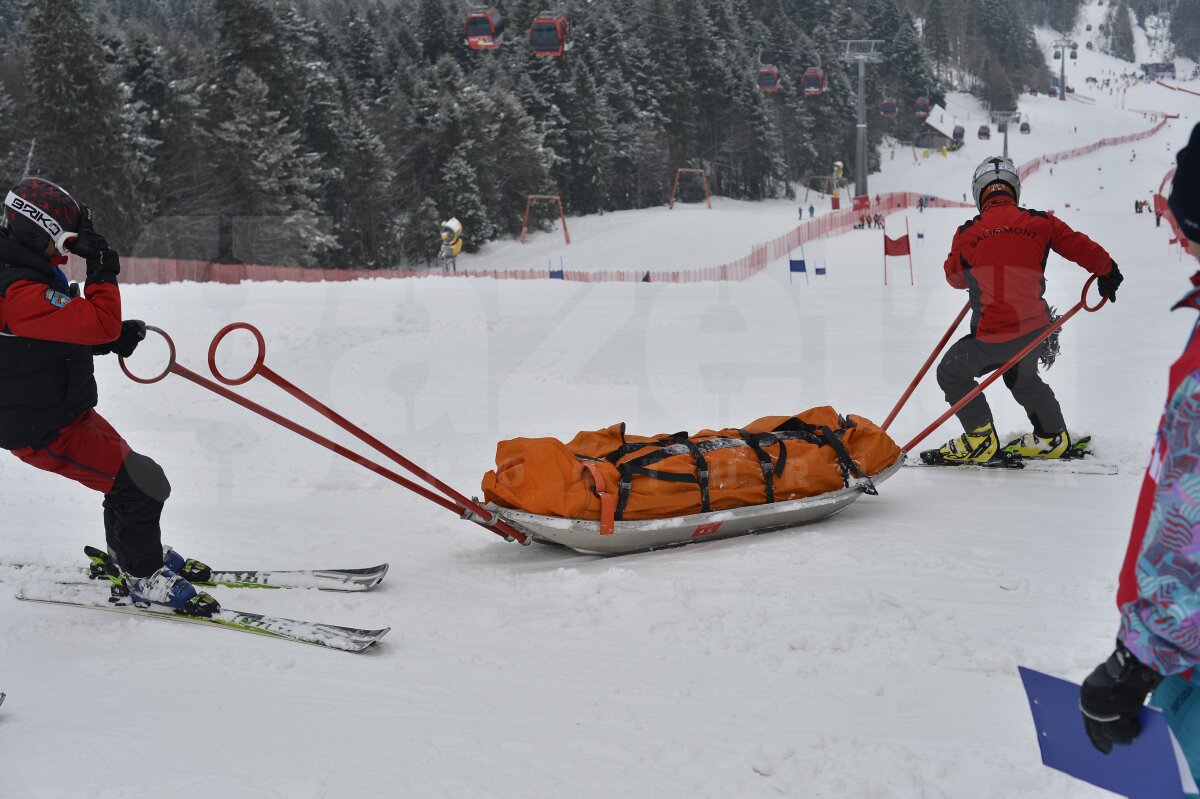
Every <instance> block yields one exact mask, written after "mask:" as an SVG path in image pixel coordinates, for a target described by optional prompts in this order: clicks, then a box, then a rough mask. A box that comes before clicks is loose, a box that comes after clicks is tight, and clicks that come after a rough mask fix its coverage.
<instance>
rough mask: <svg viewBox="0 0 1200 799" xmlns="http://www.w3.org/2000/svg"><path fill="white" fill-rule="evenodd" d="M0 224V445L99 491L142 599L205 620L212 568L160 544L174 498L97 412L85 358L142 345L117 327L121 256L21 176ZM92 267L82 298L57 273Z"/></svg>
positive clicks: (61, 193) (83, 213)
mask: <svg viewBox="0 0 1200 799" xmlns="http://www.w3.org/2000/svg"><path fill="white" fill-rule="evenodd" d="M3 211H4V213H3V218H2V219H0V297H2V298H3V301H2V302H0V331H2V332H3V335H2V336H0V448H3V449H7V450H10V451H11V452H12V453H13V454H14V455H16V456H17V457H18V458H20V459H21V460H23V461H25V462H26V463H28V464H30V465H31V466H36V467H38V468H39V469H45V470H46V471H48V472H55V473H56V474H61V475H62V476H64V477H69V478H71V479H72V480H75V481H77V482H79V483H82V484H83V485H85V486H87V487H88V488H91V489H93V490H95V491H99V492H100V493H102V494H104V532H105V537H106V539H107V541H108V548H109V553H110V555H111V556H112V558H113V560H114V561H115V563H116V564H117V565H118V566H119V568H120V571H121V573H122V575H123V576H122V577H117V578H115V579H114V582H117V583H119V584H121V585H122V586H123V587H124V588H125V589H127V590H128V592H129V595H130V597H131V598H132V599H133V600H134V601H135V602H137V603H149V604H157V605H167V606H170V607H173V608H175V609H177V610H180V611H183V612H185V613H190V614H194V615H211V614H212V613H213V612H215V611H216V610H217V609H219V606H218V605H217V603H216V602H215V601H214V600H213V598H212V597H210V596H209V595H208V594H205V593H198V592H197V591H196V589H195V588H194V587H193V586H192V585H191V583H190V582H189V580H188V579H187V578H188V577H190V578H191V579H197V580H206V579H208V574H209V569H208V567H207V566H204V564H201V563H197V562H196V561H191V560H188V561H185V560H184V558H182V557H181V556H180V555H179V554H178V553H177V552H175V551H174V550H172V549H170V548H169V547H163V545H162V542H161V539H160V529H159V517H160V515H161V513H162V509H163V503H164V502H165V501H166V499H167V497H168V496H169V495H170V493H171V486H170V484H169V483H168V482H167V478H166V475H165V474H163V470H162V468H161V467H159V465H158V464H157V463H155V462H154V461H152V460H150V458H147V457H146V456H145V455H141V454H139V453H137V452H134V451H133V450H131V449H130V447H129V445H128V444H126V443H125V440H124V439H122V438H121V436H120V435H119V434H118V433H117V431H116V430H114V429H113V428H112V426H111V425H110V424H109V423H108V422H107V421H105V420H104V418H103V417H101V416H100V415H99V414H98V413H96V410H95V406H96V402H97V390H96V380H95V377H94V375H93V369H92V356H93V355H104V354H108V353H113V352H115V353H117V354H118V355H121V356H123V357H128V356H129V355H130V354H132V353H133V351H134V349H135V348H136V347H137V345H138V342H140V341H141V340H142V339H143V338H145V337H146V326H145V324H144V323H143V322H141V321H138V320H136V319H130V320H127V321H124V322H122V321H121V292H120V289H118V287H117V274H118V273H119V272H120V271H121V260H120V257H119V256H118V255H117V253H116V252H115V251H114V250H113V249H112V248H110V247H109V246H108V243H107V242H106V241H105V240H104V237H103V236H101V235H99V234H98V233H97V232H96V231H95V229H94V227H93V224H92V215H91V212H90V211H89V210H88V208H87V206H86V205H80V204H78V203H76V202H75V200H74V199H73V198H72V197H71V195H70V194H68V193H67V192H66V191H65V190H64V189H62V188H60V187H59V186H57V185H55V184H54V183H51V182H50V181H48V180H44V179H42V178H25V179H24V180H22V181H21V182H20V183H18V184H17V185H16V186H15V187H14V188H13V189H12V191H10V192H9V193H8V196H7V197H6V198H5V200H4V208H3ZM68 250H69V251H71V252H74V253H75V254H76V255H78V256H80V257H81V258H84V259H85V260H86V261H87V282H86V283H85V286H84V291H83V295H80V293H79V286H78V285H77V284H68V282H67V278H66V276H65V275H64V274H63V273H62V271H61V270H60V269H59V268H58V266H59V265H61V264H65V263H66V262H67V259H66V255H67V252H68Z"/></svg>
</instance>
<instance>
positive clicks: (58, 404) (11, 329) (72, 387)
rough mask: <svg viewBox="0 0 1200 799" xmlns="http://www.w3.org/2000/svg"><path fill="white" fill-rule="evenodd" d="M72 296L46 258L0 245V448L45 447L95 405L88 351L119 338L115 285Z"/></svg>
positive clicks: (96, 284)
mask: <svg viewBox="0 0 1200 799" xmlns="http://www.w3.org/2000/svg"><path fill="white" fill-rule="evenodd" d="M84 293H85V295H86V296H85V297H79V296H74V295H75V292H74V291H73V290H72V288H71V287H70V286H69V285H68V284H67V282H66V279H65V278H64V277H63V275H62V273H61V272H58V271H57V270H56V269H54V267H53V266H52V265H51V264H50V263H49V262H48V261H46V260H45V259H44V258H41V257H39V256H36V255H34V254H33V253H32V252H30V251H28V250H25V249H24V248H23V247H21V246H20V245H18V244H15V243H13V242H10V241H7V240H4V239H0V449H9V450H14V449H22V448H24V447H31V446H32V447H39V446H45V445H46V444H47V443H48V442H49V441H52V440H53V439H54V437H55V436H56V435H57V432H58V430H59V429H61V428H62V427H63V426H64V425H66V424H69V423H70V422H72V421H74V420H75V419H76V418H77V417H78V416H79V415H80V414H82V413H84V412H85V411H87V410H88V409H89V408H92V407H95V405H96V402H97V392H96V380H95V378H94V376H93V373H92V347H93V346H94V345H97V344H107V343H109V342H112V341H114V340H115V339H116V338H117V337H118V336H120V334H121V293H120V290H119V289H118V288H117V286H116V281H115V279H93V280H90V281H89V282H88V285H87V287H86V288H85V290H84Z"/></svg>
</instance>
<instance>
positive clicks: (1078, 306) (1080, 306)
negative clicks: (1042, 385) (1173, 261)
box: [903, 275, 1108, 452]
mask: <svg viewBox="0 0 1200 799" xmlns="http://www.w3.org/2000/svg"><path fill="white" fill-rule="evenodd" d="M1095 282H1096V275H1092V276H1091V277H1090V278H1088V281H1087V282H1086V283H1084V284H1083V293H1082V294H1081V295H1080V297H1079V302H1077V303H1075V306H1074V307H1073V308H1071V310H1069V311H1067V312H1066V313H1065V314H1063V315H1062V316H1061V317H1059V318H1058V319H1057V320H1056V321H1055V322H1054V323H1053V324H1052V325H1050V326H1049V327H1048V328H1046V329H1045V330H1044V331H1042V334H1041V335H1039V336H1038V337H1037V338H1036V339H1034V340H1033V341H1031V342H1029V343H1028V344H1026V345H1025V346H1024V347H1023V348H1022V349H1021V351H1020V352H1018V353H1017V354H1016V355H1014V356H1013V357H1012V358H1010V359H1009V360H1008V363H1006V364H1004V365H1003V366H1001V367H1000V368H999V369H997V370H996V371H994V372H992V373H991V374H990V375H988V376H987V379H985V380H984V381H983V382H982V383H980V384H979V385H978V386H976V387H975V388H974V389H972V390H971V392H970V393H968V394H967V395H966V396H965V397H963V398H962V399H960V400H959V401H958V402H957V403H955V404H954V406H953V407H952V408H950V410H948V411H946V412H945V413H943V414H942V415H941V416H939V417H938V418H937V421H935V422H934V423H933V424H931V425H929V427H926V428H925V429H924V430H922V431H921V432H920V433H918V434H917V436H916V437H915V438H914V439H913V440H912V441H910V442H908V443H907V444H905V445H904V448H903V449H904V451H905V452H912V450H913V447H915V446H916V445H917V444H920V443H921V442H922V441H924V440H925V437H926V436H928V435H929V434H930V433H932V432H933V431H934V430H936V429H938V427H940V426H941V425H942V422H944V421H946V420H947V419H949V418H950V417H951V416H953V415H954V414H956V413H958V411H959V410H961V409H962V408H963V407H964V406H965V405H966V404H967V403H968V402H970V401H971V400H973V399H975V397H977V396H979V394H980V393H982V392H983V390H984V389H985V388H987V387H988V386H990V385H991V384H992V383H994V382H996V380H998V379H999V378H1000V376H1001V375H1003V374H1004V373H1005V372H1007V371H1008V370H1009V369H1011V368H1012V367H1013V366H1014V365H1015V364H1016V363H1017V362H1019V361H1020V360H1021V359H1022V358H1024V357H1025V356H1026V355H1028V354H1029V353H1031V352H1033V350H1034V348H1035V347H1037V346H1038V345H1040V344H1041V343H1042V342H1043V341H1045V340H1046V339H1047V338H1049V337H1050V334H1051V333H1053V332H1054V331H1055V330H1058V329H1059V328H1060V327H1062V326H1063V325H1065V324H1066V323H1067V322H1068V321H1069V320H1070V319H1071V317H1072V316H1074V315H1075V314H1077V313H1079V312H1080V311H1081V310H1083V311H1087V312H1088V313H1094V312H1096V311H1098V310H1100V309H1101V308H1103V307H1104V304H1105V303H1106V302H1108V299H1107V298H1105V297H1101V298H1100V302H1098V303H1097V304H1096V305H1095V306H1091V305H1088V304H1087V293H1088V289H1089V288H1091V287H1092V284H1093V283H1095Z"/></svg>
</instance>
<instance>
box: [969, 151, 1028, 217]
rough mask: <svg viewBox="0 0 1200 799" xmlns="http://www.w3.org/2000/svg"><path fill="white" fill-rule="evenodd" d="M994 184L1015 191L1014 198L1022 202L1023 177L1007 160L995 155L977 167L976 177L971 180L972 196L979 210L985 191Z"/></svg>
mask: <svg viewBox="0 0 1200 799" xmlns="http://www.w3.org/2000/svg"><path fill="white" fill-rule="evenodd" d="M993 183H1003V184H1004V185H1006V186H1008V187H1009V188H1010V189H1012V191H1013V198H1014V199H1016V200H1017V201H1018V202H1019V201H1020V200H1021V176H1020V175H1018V174H1017V167H1016V165H1015V164H1013V162H1012V161H1010V160H1009V159H1007V158H1001V157H1000V156H998V155H994V156H992V157H991V158H985V159H984V160H983V163H981V164H980V165H979V166H977V167H975V176H974V177H973V178H972V179H971V196H972V197H974V198H975V207H976V208H979V207H980V206H981V203H982V200H983V190H984V189H986V188H987V187H988V186H990V185H992V184H993Z"/></svg>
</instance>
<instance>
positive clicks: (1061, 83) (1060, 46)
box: [1054, 38, 1078, 103]
mask: <svg viewBox="0 0 1200 799" xmlns="http://www.w3.org/2000/svg"><path fill="white" fill-rule="evenodd" d="M1072 44H1076V43H1075V42H1072V41H1071V40H1070V39H1067V38H1062V39H1059V40H1058V41H1056V42H1055V43H1054V47H1055V49H1057V50H1058V52H1059V54H1060V55H1059V59H1058V60H1059V64H1058V99H1060V100H1062V101H1063V102H1064V103H1065V102H1066V101H1067V59H1068V58H1069V57H1070V53H1071V45H1072ZM1076 46H1078V45H1076Z"/></svg>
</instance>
